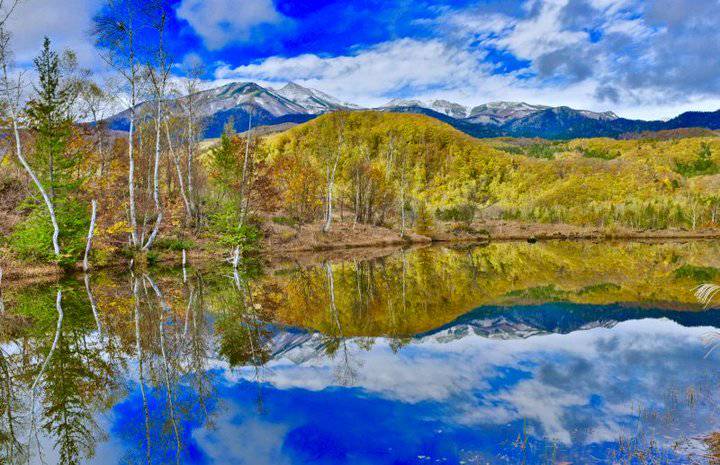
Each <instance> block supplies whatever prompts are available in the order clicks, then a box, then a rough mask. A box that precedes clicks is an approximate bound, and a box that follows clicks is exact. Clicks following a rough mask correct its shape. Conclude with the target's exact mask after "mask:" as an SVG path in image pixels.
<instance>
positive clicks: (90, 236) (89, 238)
mask: <svg viewBox="0 0 720 465" xmlns="http://www.w3.org/2000/svg"><path fill="white" fill-rule="evenodd" d="M96 218H97V200H95V199H93V200H92V216H90V229H89V230H88V235H87V244H86V245H85V257H84V258H83V271H85V272H87V270H89V269H90V249H91V248H92V240H93V235H94V234H95V220H96Z"/></svg>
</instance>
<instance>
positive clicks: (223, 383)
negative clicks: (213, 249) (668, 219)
mask: <svg viewBox="0 0 720 465" xmlns="http://www.w3.org/2000/svg"><path fill="white" fill-rule="evenodd" d="M717 252H718V247H716V246H715V245H710V246H708V247H707V248H706V249H701V248H699V247H697V246H694V245H687V244H679V245H675V246H672V247H671V246H666V245H660V246H650V245H633V244H631V245H627V246H625V247H621V248H617V247H616V248H608V247H604V248H603V247H602V246H600V245H597V244H595V245H592V244H590V245H577V244H569V245H563V246H560V245H558V244H552V243H551V244H547V245H536V246H530V245H527V244H522V245H519V244H515V245H512V246H511V245H507V244H494V245H490V246H485V247H481V248H470V247H468V248H461V249H457V250H452V249H430V250H416V251H401V252H399V253H397V254H393V255H390V256H382V257H379V258H374V259H370V260H365V259H359V258H356V259H353V260H347V261H335V262H333V261H330V260H327V259H326V260H321V261H320V262H319V263H318V264H313V265H293V266H290V267H278V268H267V269H264V270H263V269H262V268H261V267H257V266H255V265H253V264H248V265H247V266H246V267H244V268H240V269H238V270H235V271H230V270H229V269H228V270H221V271H215V270H198V269H193V268H190V269H186V268H183V269H182V270H181V271H178V272H177V273H175V272H172V271H165V272H153V273H152V274H149V273H148V274H142V275H132V276H129V277H127V276H114V275H112V274H95V275H93V276H90V275H87V274H86V275H83V276H82V278H81V279H79V280H75V279H68V280H66V281H63V282H62V283H60V285H59V286H57V287H52V286H51V287H42V286H30V287H27V288H25V289H10V290H7V291H6V292H5V294H4V295H3V296H2V298H4V304H5V311H4V312H1V313H0V463H3V464H4V463H8V464H15V463H41V462H42V461H45V462H47V463H62V464H77V463H85V462H88V461H91V460H92V459H93V457H95V455H96V454H98V453H99V452H98V450H99V447H105V446H104V445H105V444H107V443H108V441H110V442H113V443H115V444H118V443H119V444H124V445H127V444H135V445H136V447H134V448H132V447H125V448H124V449H123V454H124V455H123V456H122V457H119V458H118V462H122V463H147V464H151V463H175V464H179V463H192V462H193V460H194V457H196V455H194V454H198V453H199V452H198V447H199V446H198V443H197V441H198V438H197V437H196V436H195V435H194V434H195V433H193V431H197V430H198V429H202V430H203V431H204V432H205V433H204V434H206V435H209V434H211V433H210V432H212V431H213V430H214V428H217V427H219V426H218V421H219V419H222V421H227V420H226V419H224V417H225V416H226V415H227V412H228V409H230V408H231V407H232V406H230V405H224V404H223V403H224V402H227V400H226V396H227V393H228V390H231V389H239V388H237V386H242V385H243V383H252V389H254V394H253V402H254V403H255V405H256V406H257V413H259V414H262V416H263V417H268V418H277V415H279V412H274V411H272V408H273V407H272V406H273V405H275V406H276V407H275V408H280V407H277V405H282V404H278V403H277V395H278V394H277V388H276V386H275V384H274V383H276V382H277V379H278V373H277V372H276V371H275V370H279V371H281V372H282V370H284V369H288V370H290V369H295V368H294V367H295V365H291V366H289V367H286V366H285V365H282V363H285V364H288V363H290V362H288V361H287V360H292V364H296V365H297V369H300V368H302V367H303V366H304V365H305V364H307V367H308V368H310V367H313V368H314V369H315V370H316V371H317V373H318V376H320V377H321V372H322V370H323V369H324V368H323V367H325V366H329V369H328V372H329V373H330V375H331V378H332V386H336V387H342V388H345V387H347V388H356V389H357V388H359V387H361V386H366V384H367V383H368V382H369V381H368V380H371V379H376V376H377V377H381V375H382V373H375V372H374V371H376V370H378V368H377V366H374V365H373V364H372V356H373V354H376V353H378V352H382V351H383V350H384V347H387V348H388V349H389V350H390V352H391V354H393V355H396V356H397V357H402V356H407V353H413V350H414V349H415V347H414V346H415V345H416V343H417V342H418V341H420V340H422V339H423V338H429V339H432V340H433V341H434V343H436V344H445V343H451V342H452V341H455V340H458V339H460V338H462V337H480V336H482V337H485V336H493V337H495V336H502V337H509V336H508V334H509V333H508V331H510V330H511V329H512V330H514V331H522V334H520V333H513V334H512V337H527V336H528V335H530V336H531V335H535V334H543V333H562V334H565V333H573V332H575V331H578V330H579V329H583V328H588V327H594V326H601V327H603V325H605V326H607V327H612V325H611V324H609V323H608V321H611V322H613V321H614V322H617V321H623V319H638V318H642V317H647V316H652V317H653V318H658V317H659V316H667V315H670V314H671V317H672V318H674V319H676V321H682V322H684V323H683V324H687V325H689V326H693V325H698V324H703V325H713V326H718V325H720V321H718V322H715V321H714V320H707V318H710V319H712V318H715V317H714V316H713V315H715V313H712V312H710V313H708V314H707V315H706V316H703V317H702V318H705V319H702V320H698V321H699V322H698V323H694V321H695V320H693V318H695V317H694V316H693V315H697V314H693V313H682V312H675V313H672V312H674V309H676V308H678V307H682V308H690V307H692V304H691V302H692V300H693V296H692V291H691V289H692V287H693V281H692V276H690V277H688V271H687V270H690V271H692V268H688V267H693V266H694V267H697V268H699V269H700V268H703V267H704V268H708V267H712V266H715V265H720V264H719V263H716V257H717V256H718V254H717ZM679 269H682V270H684V271H683V272H682V273H679V272H676V271H677V270H679ZM648 273H654V274H655V275H654V276H655V278H653V279H657V280H658V281H659V282H661V284H662V285H661V286H654V287H653V288H652V289H651V288H650V287H648V286H647V284H646V283H647V279H648V278H647V274H648ZM690 274H692V273H690ZM558 301H561V302H574V303H575V304H577V305H576V306H567V305H566V306H564V307H562V309H561V310H555V307H552V306H550V307H539V308H541V310H537V309H534V310H533V311H529V310H528V311H526V309H527V308H530V307H528V306H531V305H535V304H539V303H547V302H558ZM615 302H624V303H626V304H627V303H628V302H630V303H631V304H632V303H636V304H637V307H638V308H637V309H632V308H628V307H627V305H626V306H613V304H614V303H615ZM648 302H653V304H652V308H650V309H647V308H646V309H642V308H640V307H641V306H645V307H647V306H648V304H647V303H648ZM563 305H565V304H563ZM568 305H569V304H568ZM477 306H482V307H480V308H478V309H476V310H474V311H473V312H470V313H467V312H468V311H469V310H472V309H473V308H475V307H477ZM663 307H664V308H663ZM599 311H602V312H603V313H602V314H601V316H602V318H604V319H602V318H601V317H599V316H598V315H599V313H598V312H599ZM543 312H546V313H543ZM553 312H556V313H553ZM633 312H634V313H633ZM653 312H654V313H653ZM599 318H601V319H599ZM697 318H701V317H700V316H698V317H697ZM719 320H720V319H719ZM613 324H614V323H613ZM411 344H412V345H411ZM408 345H411V346H410V347H407V346H408ZM406 347H407V348H408V351H407V352H406V353H405V354H403V349H404V348H406ZM433 347H435V346H433ZM498 347H499V346H498ZM286 357H289V359H288V358H286ZM279 360H285V361H284V362H282V363H281V364H280V365H278V363H280V362H278V361H279ZM470 368H471V369H472V366H471V367H470ZM385 376H387V374H385ZM428 376H430V375H428ZM390 377H392V375H390ZM229 379H232V380H234V381H235V382H236V383H238V384H237V385H229V384H228V383H229V381H228V380H229ZM292 381H293V380H290V381H286V382H289V383H290V384H291V385H292ZM316 381H317V382H318V383H320V381H319V380H316ZM323 382H324V381H323ZM328 382H329V381H328ZM432 382H436V380H433V381H432ZM268 393H274V394H273V395H275V396H276V397H275V399H274V402H275V403H267V402H266V400H268V399H266V396H267V394H268ZM658 395H659V394H658ZM713 395H714V394H712V393H709V394H708V395H707V396H706V398H708V399H709V398H710V397H713ZM459 398H463V396H462V395H460V396H459ZM665 404H666V405H669V403H667V402H666V403H665ZM708 405H709V404H708ZM686 407H687V406H684V407H683V409H684V410H682V411H683V415H686V413H685V410H686ZM708 408H710V407H709V406H708ZM718 410H720V409H718ZM238 415H240V414H238ZM248 415H250V414H249V413H247V412H243V413H242V414H241V415H240V416H242V417H243V418H247V416H248ZM121 418H131V419H135V420H136V421H135V422H127V423H121V424H122V427H119V426H117V425H118V421H119V420H118V419H121ZM253 418H254V417H253ZM648 418H650V417H648ZM534 433H537V431H533V430H531V429H529V430H528V431H526V434H527V435H528V437H527V438H526V440H523V441H522V442H521V443H522V444H525V445H526V446H528V447H530V446H532V444H533V443H534V442H533V441H535V443H537V441H538V438H537V437H532V435H533V434H534ZM639 438H641V435H640V434H638V435H635V436H633V437H632V438H631V439H629V440H627V441H625V442H622V441H621V442H619V446H618V450H617V451H616V457H617V458H618V460H620V459H621V458H627V457H628V456H629V455H632V454H633V453H635V452H632V448H633V447H634V448H636V449H638V450H640V449H642V447H641V445H642V444H641V442H638V441H639ZM694 439H695V440H696V442H697V441H699V440H701V439H698V438H694ZM512 442H513V441H510V442H508V444H510V443H512ZM718 442H720V441H718V440H717V438H716V437H715V435H711V436H709V437H708V438H707V440H706V444H707V446H706V448H707V449H708V450H715V449H717V443H718ZM528 450H529V449H528ZM628 451H630V452H628ZM526 452H527V451H526ZM553 453H554V452H553ZM645 453H646V454H647V449H646V450H645ZM623 454H625V455H623ZM99 458H100V457H98V459H99Z"/></svg>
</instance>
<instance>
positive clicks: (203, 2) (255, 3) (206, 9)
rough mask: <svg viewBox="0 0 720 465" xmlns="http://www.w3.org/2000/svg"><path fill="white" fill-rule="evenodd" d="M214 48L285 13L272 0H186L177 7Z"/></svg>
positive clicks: (182, 16) (234, 40) (239, 37)
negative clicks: (278, 9) (281, 12)
mask: <svg viewBox="0 0 720 465" xmlns="http://www.w3.org/2000/svg"><path fill="white" fill-rule="evenodd" d="M177 15H178V17H179V18H181V19H184V20H186V21H187V22H188V23H190V26H192V28H193V29H194V30H195V32H196V33H197V34H198V35H199V36H200V37H201V38H202V39H203V41H204V42H205V46H206V47H207V48H208V49H210V50H218V49H221V48H223V47H225V46H226V45H229V44H232V43H233V42H238V41H242V40H246V39H248V38H249V37H250V33H251V32H252V29H253V28H254V27H256V26H258V25H261V24H275V23H278V22H280V21H282V20H283V19H284V18H283V16H282V15H281V14H280V13H279V12H278V11H277V10H276V9H275V6H274V5H273V2H272V0H244V1H242V2H238V1H237V0H183V1H182V3H181V4H180V6H179V7H178V8H177Z"/></svg>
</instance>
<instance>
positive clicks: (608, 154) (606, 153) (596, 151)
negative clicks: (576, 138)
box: [580, 147, 620, 160]
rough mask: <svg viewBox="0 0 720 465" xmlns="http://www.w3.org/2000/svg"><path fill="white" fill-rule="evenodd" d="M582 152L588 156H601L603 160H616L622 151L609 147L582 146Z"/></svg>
mask: <svg viewBox="0 0 720 465" xmlns="http://www.w3.org/2000/svg"><path fill="white" fill-rule="evenodd" d="M580 153H582V154H583V156H584V157H587V158H600V159H601V160H614V159H615V158H617V157H619V156H620V151H619V150H615V151H610V150H609V149H607V148H595V147H581V148H580Z"/></svg>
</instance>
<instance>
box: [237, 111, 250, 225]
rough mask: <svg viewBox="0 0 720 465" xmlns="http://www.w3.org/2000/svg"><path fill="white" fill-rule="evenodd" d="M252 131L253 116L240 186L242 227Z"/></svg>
mask: <svg viewBox="0 0 720 465" xmlns="http://www.w3.org/2000/svg"><path fill="white" fill-rule="evenodd" d="M250 131H252V115H250V117H249V119H248V132H247V136H246V137H245V157H244V159H243V170H242V182H241V184H240V226H242V225H243V224H244V223H245V215H246V214H247V211H246V210H247V202H246V200H245V196H246V195H247V192H246V191H247V187H246V185H247V180H248V164H249V160H250Z"/></svg>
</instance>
